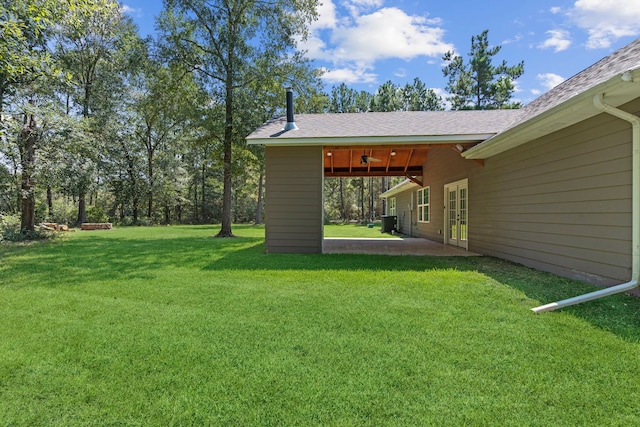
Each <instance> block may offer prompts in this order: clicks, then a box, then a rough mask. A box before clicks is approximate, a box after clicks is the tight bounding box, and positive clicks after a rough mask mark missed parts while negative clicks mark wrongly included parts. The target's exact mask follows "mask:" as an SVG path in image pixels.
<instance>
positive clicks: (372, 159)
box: [360, 153, 382, 165]
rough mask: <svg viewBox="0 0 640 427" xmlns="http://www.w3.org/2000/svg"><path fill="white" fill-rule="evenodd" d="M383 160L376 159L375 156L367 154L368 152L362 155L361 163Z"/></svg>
mask: <svg viewBox="0 0 640 427" xmlns="http://www.w3.org/2000/svg"><path fill="white" fill-rule="evenodd" d="M381 161H382V160H380V159H376V158H375V157H371V156H367V155H366V153H365V154H363V155H362V156H360V164H361V165H366V164H369V162H381Z"/></svg>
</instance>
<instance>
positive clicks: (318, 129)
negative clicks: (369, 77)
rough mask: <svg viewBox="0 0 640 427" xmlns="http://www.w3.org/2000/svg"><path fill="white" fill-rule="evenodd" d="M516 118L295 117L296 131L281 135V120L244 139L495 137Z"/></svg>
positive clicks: (420, 114) (484, 114) (466, 114)
mask: <svg viewBox="0 0 640 427" xmlns="http://www.w3.org/2000/svg"><path fill="white" fill-rule="evenodd" d="M518 115H519V113H518V110H486V111H399V112H388V113H341V114H297V115H295V118H294V120H295V123H296V125H297V126H298V129H297V130H294V131H288V132H282V129H283V128H284V125H285V123H286V118H284V117H283V118H279V119H275V120H272V121H270V122H267V123H265V124H264V125H263V126H261V127H260V128H258V129H257V130H255V131H254V132H253V133H252V134H251V135H249V136H248V137H247V139H249V140H251V139H268V138H277V139H287V138H295V139H298V138H350V137H389V136H390V137H393V136H429V135H438V136H446V135H477V134H495V133H498V132H499V131H501V130H503V129H505V128H507V127H508V126H509V124H511V123H512V122H513V120H514V119H515V118H517V117H518Z"/></svg>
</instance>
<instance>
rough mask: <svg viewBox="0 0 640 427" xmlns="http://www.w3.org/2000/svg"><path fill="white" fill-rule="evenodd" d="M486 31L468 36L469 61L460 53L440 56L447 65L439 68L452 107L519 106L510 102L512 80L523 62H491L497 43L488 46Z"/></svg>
mask: <svg viewBox="0 0 640 427" xmlns="http://www.w3.org/2000/svg"><path fill="white" fill-rule="evenodd" d="M488 34H489V30H485V31H483V32H482V33H481V34H479V35H478V36H473V37H471V51H470V52H469V62H468V63H467V64H465V63H464V61H463V59H462V57H461V56H460V55H456V54H454V53H453V52H451V51H449V52H447V53H446V54H445V55H444V56H443V58H442V59H443V60H444V61H445V62H446V63H447V65H446V66H445V67H444V68H443V69H442V72H443V74H444V76H445V77H448V78H449V82H448V84H447V91H448V92H449V93H450V94H451V97H449V98H448V99H449V101H450V102H451V107H452V109H454V110H465V109H476V110H484V109H496V108H519V107H520V104H519V103H510V101H511V97H512V96H513V92H514V90H515V86H514V83H513V82H514V81H515V80H516V79H518V78H519V77H520V76H522V74H523V73H524V61H523V62H520V63H519V64H517V65H514V66H508V65H507V62H506V61H502V62H501V63H500V64H499V65H497V66H495V65H493V64H492V60H493V57H494V56H496V55H497V54H498V53H499V52H500V49H501V46H495V47H493V48H490V47H489V40H488Z"/></svg>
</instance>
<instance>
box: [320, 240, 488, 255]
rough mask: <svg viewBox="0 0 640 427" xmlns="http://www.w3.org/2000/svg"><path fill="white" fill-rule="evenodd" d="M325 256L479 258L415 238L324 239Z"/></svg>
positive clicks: (459, 250)
mask: <svg viewBox="0 0 640 427" xmlns="http://www.w3.org/2000/svg"><path fill="white" fill-rule="evenodd" d="M324 253H325V254H377V255H429V256H479V254H476V253H473V252H469V251H467V250H464V249H461V248H458V247H455V246H449V245H443V244H441V243H437V242H433V241H431V240H427V239H420V238H415V237H405V238H393V239H370V238H336V237H326V238H325V239H324Z"/></svg>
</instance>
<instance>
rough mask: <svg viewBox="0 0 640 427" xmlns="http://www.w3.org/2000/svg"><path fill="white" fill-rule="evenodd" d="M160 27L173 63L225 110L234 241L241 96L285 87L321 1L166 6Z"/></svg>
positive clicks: (192, 1)
mask: <svg viewBox="0 0 640 427" xmlns="http://www.w3.org/2000/svg"><path fill="white" fill-rule="evenodd" d="M165 5H166V11H165V12H164V13H163V16H162V18H161V20H160V27H161V29H162V30H163V31H164V33H165V35H166V37H167V48H168V49H167V50H168V51H170V52H171V56H172V57H173V59H175V60H178V61H179V62H180V63H182V64H184V65H186V66H187V67H189V68H190V69H192V70H193V71H194V72H197V73H198V75H199V77H200V78H201V79H202V82H203V84H204V86H205V87H206V88H207V90H208V92H209V94H210V97H211V99H212V102H217V101H218V100H219V101H220V102H222V104H223V105H224V126H223V138H222V140H223V169H224V172H223V182H224V190H223V213H222V226H221V229H220V231H219V233H218V236H219V237H232V236H233V233H232V230H231V221H232V216H231V208H232V197H231V190H232V179H231V178H232V166H233V163H232V146H233V143H234V141H238V140H242V139H243V138H244V136H245V135H242V136H238V135H237V133H236V126H237V115H238V108H239V106H238V102H236V95H237V93H238V91H239V90H241V89H242V88H246V87H247V86H249V85H250V84H251V83H252V82H255V81H259V80H276V81H280V82H282V83H284V82H285V81H286V79H287V76H288V75H290V74H291V73H290V67H291V64H295V63H297V62H300V61H301V60H302V56H301V54H299V53H297V52H296V51H295V46H296V41H297V40H298V39H299V38H300V37H305V36H306V34H307V31H308V23H309V22H310V21H311V20H312V19H314V17H315V14H316V5H317V1H316V0H262V1H256V0H165Z"/></svg>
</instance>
